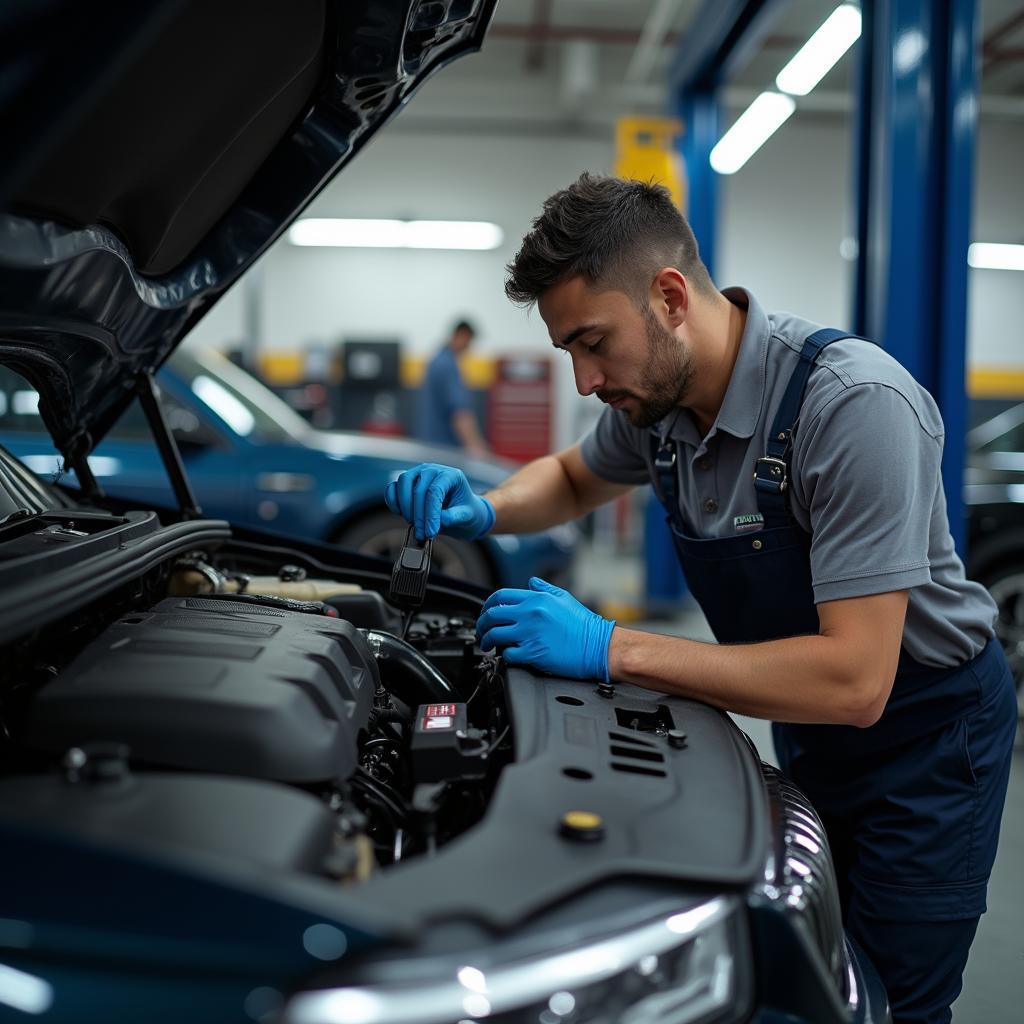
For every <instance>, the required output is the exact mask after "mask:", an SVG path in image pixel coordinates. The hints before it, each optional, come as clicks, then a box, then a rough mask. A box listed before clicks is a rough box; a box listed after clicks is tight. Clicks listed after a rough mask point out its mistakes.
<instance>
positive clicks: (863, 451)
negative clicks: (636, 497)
mask: <svg viewBox="0 0 1024 1024" xmlns="http://www.w3.org/2000/svg"><path fill="white" fill-rule="evenodd" d="M724 294H725V295H726V297H727V298H728V299H729V300H730V301H731V302H733V303H734V304H736V305H738V306H741V307H745V308H746V309H747V322H746V326H745V328H744V331H743V337H742V339H741V342H740V350H739V354H738V356H737V359H736V365H735V367H734V369H733V373H732V378H731V379H730V381H729V387H728V389H727V390H726V393H725V399H724V401H723V402H722V408H721V410H720V411H719V413H718V418H717V419H716V420H715V423H714V425H713V426H712V427H711V430H710V431H709V432H708V434H707V436H706V437H702V436H701V434H700V432H699V430H698V429H697V426H696V423H695V421H694V420H693V418H692V417H691V416H690V414H689V412H688V411H687V410H682V411H681V412H680V413H679V414H678V415H677V414H676V413H672V414H671V415H669V416H668V417H666V419H665V420H663V421H662V422H661V423H659V424H656V425H655V426H654V427H652V428H650V429H649V430H641V429H638V428H636V427H633V426H631V425H630V423H629V419H628V417H627V416H626V414H625V413H623V412H616V411H614V410H612V409H610V408H608V409H605V410H604V413H603V414H602V416H601V418H600V419H599V420H598V422H597V424H596V426H595V427H594V429H593V430H592V431H591V432H590V433H589V434H588V435H587V436H586V437H585V438H584V439H583V446H582V451H583V459H584V461H585V462H586V464H587V466H589V467H590V469H591V470H592V471H593V472H594V473H596V474H597V475H598V476H600V477H602V478H603V479H605V480H610V481H612V482H615V483H626V484H644V483H650V482H651V480H652V479H653V478H654V475H653V466H652V465H651V450H650V447H651V445H650V437H651V434H652V432H653V433H656V434H657V435H658V436H662V435H663V434H664V433H665V432H666V431H668V436H669V437H670V438H672V439H674V440H675V441H676V442H677V446H678V453H679V457H678V459H677V472H678V473H679V498H680V507H681V509H682V513H683V517H684V518H685V520H686V522H687V523H688V524H689V526H690V528H691V529H692V530H693V531H694V533H695V535H696V536H698V537H702V538H709V537H729V536H732V535H734V534H735V533H739V532H748V531H749V530H751V529H757V528H758V522H757V512H758V508H757V498H756V494H755V490H754V481H753V472H754V462H755V460H756V459H757V458H758V457H759V456H761V455H763V454H764V453H765V448H766V442H767V435H768V430H769V428H770V427H771V421H772V418H773V417H774V415H775V411H776V409H777V408H778V405H779V403H780V402H781V400H782V395H783V392H784V391H785V388H786V384H787V383H788V381H789V378H790V375H791V374H792V372H793V370H794V369H795V367H796V365H797V362H798V355H799V352H800V349H801V348H802V346H803V342H804V340H805V339H806V338H807V336H808V335H809V334H812V333H813V332H814V331H816V330H818V328H819V327H820V326H821V325H820V324H815V323H812V322H811V321H809V320H803V319H801V318H800V317H796V316H793V315H791V314H789V313H771V314H768V313H765V311H764V310H763V309H762V308H761V306H760V305H759V304H758V302H757V300H756V299H755V298H754V297H753V296H752V295H751V294H750V293H749V292H747V291H745V290H744V289H742V288H728V289H725V290H724ZM942 441H943V426H942V419H941V417H940V416H939V411H938V409H937V408H936V405H935V402H934V401H933V400H932V397H931V396H930V395H929V394H928V392H927V391H925V389H924V388H922V387H921V386H920V385H919V384H918V383H917V382H916V381H915V380H914V379H913V377H911V376H910V374H909V373H908V372H907V371H906V370H905V369H904V368H903V367H902V366H901V365H900V364H899V363H898V362H896V360H895V359H893V358H892V357H891V356H889V355H888V354H887V353H886V352H885V351H883V350H882V349H881V348H879V347H878V346H877V345H873V344H871V343H870V342H865V341H859V340H855V339H844V340H842V341H837V342H833V343H832V344H831V345H829V346H828V348H826V349H825V350H824V352H823V353H822V354H821V356H819V358H818V361H817V363H816V364H815V367H814V369H813V370H812V371H811V375H810V378H809V380H808V382H807V389H806V391H805V392H804V400H803V405H802V407H801V410H800V417H799V421H798V423H797V426H796V429H795V431H794V434H793V453H792V464H791V471H790V489H789V500H790V509H791V511H792V514H793V516H794V518H795V519H796V521H797V523H799V524H800V526H801V527H803V529H805V530H807V531H808V532H809V533H810V534H811V552H810V559H811V579H812V582H813V585H814V600H815V603H821V602H823V601H835V600H838V599H841V598H849V597H863V596H865V595H868V594H882V593H887V592H889V591H893V590H909V591H910V599H909V604H908V607H907V618H906V625H905V626H904V629H903V646H904V647H905V648H906V650H907V652H908V653H909V654H910V655H911V657H913V658H914V659H916V660H917V661H919V662H922V663H924V664H926V665H933V666H952V665H958V664H961V663H962V662H964V661H966V660H967V659H968V658H970V657H973V656H974V655H975V654H977V653H978V652H979V651H980V650H981V649H982V647H983V646H984V645H985V643H986V642H987V641H988V640H989V638H990V637H992V636H993V630H992V624H993V622H994V621H995V615H996V609H995V605H994V604H993V602H992V599H991V598H990V597H989V596H988V593H987V592H986V591H985V590H984V588H982V587H981V586H980V585H979V584H977V583H974V582H971V581H969V580H967V579H966V578H965V576H964V567H963V563H962V562H961V561H960V559H959V557H958V556H957V554H956V551H955V550H954V548H953V540H952V538H951V537H950V533H949V522H948V520H947V518H946V501H945V497H944V494H943V490H942V477H941V472H940V464H941V460H942ZM765 586H768V587H770V586H771V581H770V580H766V581H765Z"/></svg>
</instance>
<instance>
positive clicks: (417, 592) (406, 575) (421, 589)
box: [388, 526, 434, 638]
mask: <svg viewBox="0 0 1024 1024" xmlns="http://www.w3.org/2000/svg"><path fill="white" fill-rule="evenodd" d="M433 546H434V542H433V540H432V539H430V538H427V540H425V541H423V542H422V544H421V543H420V542H419V541H417V540H416V537H415V535H414V533H413V528H412V526H410V527H409V529H408V530H407V531H406V534H405V543H404V544H403V545H402V550H401V551H400V552H399V554H398V558H397V559H396V561H395V567H394V569H392V570H391V587H390V588H389V590H388V600H389V601H390V602H391V603H392V604H396V605H398V607H399V608H402V609H404V610H405V613H406V614H405V621H404V623H403V625H402V636H403V638H404V637H405V634H406V632H408V629H409V623H410V622H412V615H413V612H414V611H415V610H416V609H417V608H419V606H420V605H421V604H423V598H424V597H425V596H426V594H427V577H428V576H429V575H430V552H431V550H432V549H433Z"/></svg>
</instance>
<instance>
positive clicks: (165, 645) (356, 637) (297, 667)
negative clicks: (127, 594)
mask: <svg viewBox="0 0 1024 1024" xmlns="http://www.w3.org/2000/svg"><path fill="white" fill-rule="evenodd" d="M378 681H379V677H378V674H377V666H376V663H375V661H374V659H373V655H372V653H371V652H370V650H369V647H368V646H367V643H366V640H365V639H364V637H363V636H362V634H361V633H359V631H358V630H357V629H356V628H355V627H354V626H353V625H352V624H351V623H349V622H345V621H344V620H342V619H332V618H328V617H327V616H322V617H321V616H315V615H309V614H305V613H300V612H291V611H285V610H282V609H277V608H269V607H261V606H259V605H252V604H246V603H244V602H241V601H231V600H228V599H220V598H202V597H189V598H171V599H168V600H166V601H162V602H161V603H160V604H158V605H157V606H156V607H155V608H153V609H152V610H151V611H149V612H142V613H137V614H131V615H126V616H124V617H123V618H121V619H120V620H119V621H118V622H115V623H114V624H113V625H112V626H110V627H109V628H108V629H107V630H105V631H104V632H103V634H102V635H101V636H100V637H99V638H98V639H96V640H95V641H93V643H91V644H90V645H89V646H88V647H86V649H85V650H84V651H82V653H81V654H80V655H79V656H78V657H77V658H76V659H75V660H74V661H73V662H72V663H71V664H70V665H69V666H68V667H67V668H66V669H65V670H64V671H63V672H62V673H61V674H60V675H59V676H58V677H57V678H56V679H54V681H53V682H52V683H48V684H47V685H46V686H45V687H43V689H42V690H40V692H39V694H38V695H37V697H36V699H35V701H34V703H33V706H32V709H31V712H30V716H29V722H28V730H27V739H28V742H29V744H30V745H32V746H36V747H41V748H43V749H47V750H55V751H62V750H65V749H66V748H68V747H71V746H76V745H81V744H85V743H92V742H104V741H116V742H119V743H124V744H127V745H128V747H129V748H130V751H131V755H130V756H131V758H132V759H133V760H134V761H144V762H150V763H152V764H156V765H166V766H173V767H178V768H193V769H197V770H200V771H207V772H224V773H227V774H231V775H247V776H253V777H256V778H263V779H276V780H279V781H282V782H297V783H311V782H322V781H327V780H330V779H336V778H347V777H348V776H349V775H351V774H352V772H353V771H354V770H355V767H356V763H357V757H358V750H357V746H356V740H357V737H358V734H359V731H360V729H363V728H365V727H366V724H367V720H368V717H369V713H370V708H371V705H372V701H373V694H374V690H375V689H376V687H377V685H378Z"/></svg>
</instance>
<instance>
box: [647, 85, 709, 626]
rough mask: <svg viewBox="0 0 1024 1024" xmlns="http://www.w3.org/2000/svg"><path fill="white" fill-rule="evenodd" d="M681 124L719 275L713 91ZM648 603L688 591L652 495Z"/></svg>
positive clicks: (692, 208) (655, 610)
mask: <svg viewBox="0 0 1024 1024" xmlns="http://www.w3.org/2000/svg"><path fill="white" fill-rule="evenodd" d="M679 116H680V117H681V118H682V121H683V143H682V150H683V162H684V164H685V167H686V216H687V219H688V220H689V222H690V226H691V227H692V228H693V233H694V234H695V235H696V236H697V245H698V247H699V248H700V255H701V259H703V261H704V264H705V266H706V267H707V268H708V271H709V272H710V273H711V275H712V277H714V273H715V269H714V268H715V233H716V232H715V220H716V215H717V209H718V175H717V174H715V172H714V171H713V170H712V169H711V161H710V156H711V150H712V147H713V146H714V145H715V143H716V142H717V141H718V102H717V100H716V99H715V94H714V91H713V90H710V89H708V90H700V91H695V92H692V93H688V94H686V95H685V96H684V97H683V98H682V102H681V103H680V104H679ZM644 581H645V582H644V589H645V594H644V602H645V605H646V610H647V613H648V614H650V615H659V614H662V613H666V612H670V611H674V610H675V609H676V608H677V607H678V605H679V600H680V598H681V597H682V596H683V594H685V593H686V582H685V580H684V579H683V574H682V571H681V570H680V568H679V562H678V560H677V558H676V553H675V549H674V547H673V544H672V537H671V535H670V533H669V528H668V524H667V523H666V522H665V512H664V509H663V508H662V506H661V503H660V502H659V501H658V499H657V498H656V497H655V496H654V494H653V493H652V494H651V495H650V497H649V498H648V503H647V509H646V511H645V515H644Z"/></svg>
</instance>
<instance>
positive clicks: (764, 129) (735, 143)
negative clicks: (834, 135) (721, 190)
mask: <svg viewBox="0 0 1024 1024" xmlns="http://www.w3.org/2000/svg"><path fill="white" fill-rule="evenodd" d="M795 109H796V104H795V103H794V102H793V100H792V99H791V98H790V97H789V96H783V95H782V94H781V93H777V92H763V93H761V95H760V96H758V97H757V99H756V100H754V102H753V103H751V104H750V106H749V107H747V109H746V110H744V111H743V113H742V114H740V116H739V118H738V119H737V120H736V123H735V124H734V125H733V126H732V127H731V128H730V129H729V130H728V131H727V132H726V133H725V134H724V135H723V136H722V137H721V138H720V139H719V140H718V143H717V144H716V146H715V148H714V149H713V150H711V166H712V167H713V168H714V169H715V170H716V171H718V173H719V174H734V173H735V172H736V171H738V170H739V169H740V168H741V167H742V166H743V165H744V164H745V163H746V162H747V161H748V160H749V159H750V158H751V157H752V156H753V155H754V154H755V153H756V152H757V151H758V150H759V149H760V148H761V147H762V146H763V145H764V144H765V142H767V141H768V139H770V138H771V137H772V135H774V134H775V132H776V131H778V129H779V128H780V127H781V126H782V125H783V124H784V123H785V121H786V119H787V118H788V117H789V115H790V114H792V113H793V111H794V110H795Z"/></svg>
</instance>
